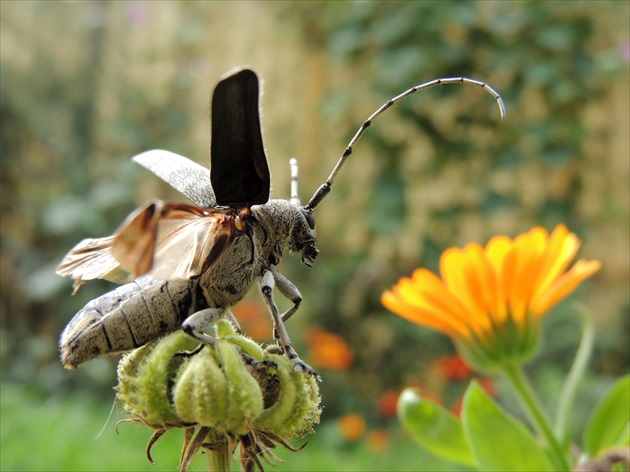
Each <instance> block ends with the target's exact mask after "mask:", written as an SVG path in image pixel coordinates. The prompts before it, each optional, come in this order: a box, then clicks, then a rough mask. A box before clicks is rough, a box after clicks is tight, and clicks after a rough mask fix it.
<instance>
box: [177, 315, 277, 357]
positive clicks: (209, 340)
mask: <svg viewBox="0 0 630 472" xmlns="http://www.w3.org/2000/svg"><path fill="white" fill-rule="evenodd" d="M221 318H228V319H230V321H232V322H233V323H234V324H235V325H236V328H237V329H238V331H239V332H240V330H241V327H240V326H239V325H238V322H237V321H236V318H234V315H233V314H232V312H231V311H230V310H228V309H227V308H206V309H204V310H200V311H198V312H196V313H193V314H192V315H190V316H189V317H188V318H186V319H185V320H184V322H183V323H182V329H183V330H184V331H185V332H186V334H188V335H190V336H192V337H193V338H195V339H198V340H199V341H201V342H202V343H204V344H210V345H211V346H213V345H214V343H215V342H216V338H213V337H212V336H208V335H207V334H206V333H204V332H203V331H202V330H203V329H204V328H207V327H208V326H211V325H213V324H215V323H216V322H217V321H219V320H220V319H221ZM239 350H240V348H239ZM198 352H199V351H198V349H195V350H194V351H193V352H192V353H187V355H195V354H197V353H198ZM241 356H242V357H243V360H244V361H245V362H246V363H248V364H249V365H251V366H253V367H254V368H256V369H266V368H267V367H269V366H270V365H273V364H274V362H273V361H257V360H256V359H254V358H253V357H252V356H250V355H249V354H245V353H244V352H243V351H241Z"/></svg>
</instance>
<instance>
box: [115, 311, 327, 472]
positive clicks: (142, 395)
mask: <svg viewBox="0 0 630 472" xmlns="http://www.w3.org/2000/svg"><path fill="white" fill-rule="evenodd" d="M216 331H217V339H216V341H215V342H214V343H213V344H212V345H202V344H199V343H198V342H197V341H195V340H194V339H193V338H191V337H190V336H188V335H187V334H185V333H183V332H181V331H180V332H176V333H173V334H171V335H169V336H166V337H164V338H163V339H161V340H159V341H157V342H155V343H151V344H149V345H147V346H145V347H142V348H140V349H137V350H135V351H133V352H131V353H130V354H127V355H126V356H124V357H123V359H122V360H121V362H120V364H119V368H118V378H119V385H118V387H117V390H118V398H119V399H121V400H122V402H123V405H124V407H125V409H126V410H127V411H128V412H130V413H131V414H132V415H133V418H132V419H131V420H129V421H134V422H137V423H143V424H147V425H149V426H151V427H153V428H154V429H156V432H155V434H154V435H153V437H152V438H151V440H150V441H149V445H148V448H147V456H148V457H149V460H151V456H150V449H151V447H152V446H153V444H154V443H155V442H156V441H157V440H158V439H159V438H160V437H161V436H162V435H163V434H165V433H166V432H167V430H168V429H172V428H185V429H186V435H185V437H186V440H185V444H184V448H183V453H182V460H181V469H182V470H186V469H187V468H188V466H189V465H190V463H191V461H192V458H193V457H194V455H195V454H196V453H197V452H198V450H199V449H200V448H204V449H207V450H208V452H209V453H212V454H226V455H227V456H231V455H232V453H233V452H234V450H235V448H236V447H237V446H239V445H240V456H241V461H242V463H243V467H245V468H247V469H251V467H252V465H257V466H258V467H259V468H261V464H260V462H259V457H260V456H262V455H265V454H266V455H268V456H270V457H271V458H276V457H275V455H273V453H272V452H271V449H273V448H274V447H276V446H277V445H278V444H280V445H282V446H284V447H286V448H288V449H291V450H294V449H293V448H292V447H291V446H290V445H289V444H288V441H290V440H292V439H295V438H300V437H302V436H303V435H304V434H305V433H307V432H313V425H314V424H317V423H318V422H319V417H320V413H321V409H320V408H319V401H320V397H319V388H318V385H317V381H316V379H315V378H314V377H312V376H309V375H305V374H303V373H299V372H296V371H295V370H294V369H293V367H292V365H291V362H290V361H289V360H288V359H287V358H286V356H284V355H281V354H278V349H277V347H276V348H275V349H274V347H271V348H269V349H267V350H265V351H263V349H262V348H261V347H260V346H259V345H258V344H256V343H255V342H254V341H252V340H251V339H249V338H247V337H245V336H243V335H241V334H237V333H236V332H235V330H234V328H233V327H232V325H231V324H230V323H229V322H228V321H225V320H221V321H219V322H218V323H217V324H216ZM193 438H194V439H193ZM226 460H227V459H226Z"/></svg>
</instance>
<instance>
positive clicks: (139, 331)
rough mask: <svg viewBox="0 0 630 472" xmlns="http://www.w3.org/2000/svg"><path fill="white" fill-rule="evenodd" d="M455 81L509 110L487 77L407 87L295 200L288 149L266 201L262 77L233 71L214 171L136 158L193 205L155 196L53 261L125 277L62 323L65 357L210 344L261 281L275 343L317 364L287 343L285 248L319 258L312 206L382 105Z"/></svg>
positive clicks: (72, 272)
mask: <svg viewBox="0 0 630 472" xmlns="http://www.w3.org/2000/svg"><path fill="white" fill-rule="evenodd" d="M456 83H464V84H471V85H476V86H479V87H481V88H483V89H484V90H486V91H487V92H488V93H490V95H492V96H493V97H494V98H495V99H496V101H497V103H498V105H499V109H500V112H501V117H504V116H505V106H504V104H503V100H502V99H501V96H500V95H499V94H498V93H497V92H496V91H495V90H494V89H493V88H492V87H491V86H490V85H488V84H486V83H484V82H480V81H477V80H472V79H467V78H464V77H456V78H446V79H436V80H433V81H431V82H427V83H424V84H421V85H418V86H416V87H413V88H411V89H409V90H407V91H406V92H404V93H402V94H400V95H398V96H397V97H394V98H392V99H391V100H389V101H388V102H387V103H385V104H384V105H383V106H381V107H380V108H379V109H378V110H376V111H375V112H374V113H373V114H372V115H371V116H370V117H369V118H368V119H367V120H366V121H365V122H364V123H363V125H362V126H361V127H360V128H359V129H358V131H357V133H356V134H355V136H354V137H353V138H352V139H351V140H350V142H349V143H348V146H347V147H346V149H345V151H344V152H343V154H342V156H341V158H340V159H339V161H338V162H337V165H336V166H335V167H334V169H333V171H332V173H331V174H330V176H329V177H328V179H327V180H326V182H324V183H323V184H322V185H321V186H320V187H319V188H318V189H317V191H316V192H315V194H314V195H313V196H312V197H311V199H310V200H309V202H308V203H307V204H306V205H305V206H301V205H300V200H299V198H298V195H297V163H296V161H295V160H294V159H292V160H291V174H292V183H291V199H290V200H269V190H270V175H269V167H268V165H267V157H266V155H265V150H264V146H263V141H262V134H261V130H260V118H259V103H258V102H259V86H258V77H257V75H256V73H255V72H253V71H252V70H250V69H239V70H235V71H231V72H229V73H228V74H227V75H226V76H224V77H223V78H222V79H221V80H220V81H219V83H218V84H217V85H216V87H215V89H214V93H213V96H212V104H211V115H212V117H211V118H212V121H211V123H212V124H211V146H210V164H211V166H210V170H208V169H206V168H205V167H203V166H201V165H199V164H196V163H195V162H193V161H191V160H189V159H187V158H185V157H183V156H180V155H177V154H174V153H172V152H168V151H163V150H152V151H147V152H144V153H142V154H139V155H137V156H135V157H134V158H133V160H134V161H136V162H137V163H138V164H140V165H142V166H144V167H146V168H147V169H148V170H150V171H151V172H153V173H154V174H156V175H157V176H158V177H160V178H161V179H163V180H164V181H166V182H167V183H169V184H170V185H171V186H173V187H174V188H175V189H176V190H178V191H179V192H181V193H182V194H183V195H185V196H186V197H188V198H189V199H190V200H191V201H192V202H193V203H194V205H187V204H179V203H165V202H163V201H161V200H151V201H149V202H148V203H146V204H145V205H144V206H142V207H140V208H138V209H137V210H136V211H134V212H133V213H131V214H130V215H129V216H128V217H127V218H126V220H125V221H124V222H123V223H122V225H121V226H120V227H119V228H118V230H117V231H116V232H115V233H114V234H113V235H112V236H109V237H105V238H98V239H85V240H83V241H82V242H80V243H79V244H78V245H77V246H75V247H74V248H73V249H72V250H71V251H70V252H69V253H68V254H67V255H66V256H65V258H64V259H63V261H62V262H61V264H60V265H59V266H58V268H57V273H58V274H60V275H64V276H65V275H69V276H71V277H72V278H73V279H74V281H75V284H74V285H75V291H76V290H77V289H78V288H79V287H80V285H81V284H82V283H83V282H84V281H86V280H91V279H95V278H100V279H106V280H109V281H112V282H116V283H120V284H124V285H122V286H120V287H118V288H116V289H115V290H113V291H111V292H109V293H106V294H105V295H102V296H101V297H99V298H96V299H95V300H92V301H90V302H89V303H88V304H87V305H85V307H84V308H83V309H81V310H80V311H79V312H78V313H77V314H76V315H75V316H74V318H73V319H72V320H71V321H70V322H69V323H68V326H66V328H65V329H64V331H63V333H62V334H61V339H60V342H59V348H60V351H61V360H62V362H63V364H64V366H66V367H67V368H70V369H73V368H75V367H77V366H79V365H81V364H83V363H85V362H87V361H90V360H92V359H94V358H96V357H99V356H102V355H107V354H114V353H119V352H124V351H128V350H131V349H134V348H137V347H139V346H142V345H144V344H146V343H147V342H149V341H152V340H155V339H157V338H159V337H161V336H163V335H165V334H168V333H170V332H173V331H175V330H177V329H179V328H181V329H183V330H184V331H185V332H186V333H188V334H189V335H191V336H193V337H195V338H197V339H198V340H199V341H202V342H203V343H208V344H212V343H213V341H214V338H213V337H211V336H209V335H208V334H205V333H204V332H203V329H204V328H207V327H209V326H211V325H212V324H213V323H215V322H216V321H217V320H218V319H220V318H222V317H227V318H229V319H230V320H231V321H232V322H233V323H235V325H236V326H237V327H238V323H237V322H236V320H235V318H234V315H233V314H232V312H231V311H230V307H231V306H233V305H235V304H236V303H238V302H239V301H240V300H241V299H242V298H243V297H244V296H245V294H246V293H247V291H248V290H249V289H250V287H251V286H252V284H254V283H255V282H258V284H259V287H260V291H261V292H262V295H263V298H264V300H265V302H266V304H267V306H268V308H269V311H270V312H271V316H272V318H273V322H274V334H275V335H276V337H277V339H278V343H279V345H280V346H281V348H282V349H283V351H284V352H285V353H286V355H287V356H288V357H289V359H291V361H292V364H293V367H294V368H295V369H296V370H297V371H299V372H305V373H308V374H314V372H313V369H311V367H309V366H308V365H307V364H306V363H304V362H303V361H302V360H301V359H300V358H299V357H298V355H297V353H296V352H295V350H294V349H293V348H292V347H291V341H290V339H289V335H288V334H287V331H286V329H285V325H284V322H285V321H286V320H287V319H289V318H290V317H291V316H292V315H293V314H294V313H295V312H296V310H297V309H298V307H299V306H300V302H301V300H302V296H301V295H300V292H299V290H298V289H297V287H296V286H295V285H293V283H291V282H290V281H289V280H288V279H287V278H286V277H284V276H283V275H282V274H281V273H280V272H279V271H278V269H277V265H278V263H279V262H280V258H281V257H282V252H283V250H286V249H288V250H289V251H291V252H295V253H297V254H299V255H300V256H301V257H302V262H304V263H305V264H306V265H308V266H310V265H311V264H312V263H313V262H314V260H315V258H316V256H317V253H318V250H317V249H316V247H315V218H314V215H313V210H314V209H315V207H316V206H317V205H318V204H319V203H320V202H321V201H322V200H323V199H324V197H326V195H327V194H328V193H329V192H330V189H331V187H332V185H333V182H334V180H335V177H336V175H337V173H338V172H339V170H340V169H341V167H342V166H343V164H344V163H345V162H346V160H347V158H348V157H349V156H350V154H351V153H352V150H353V148H354V146H355V144H356V143H357V142H358V141H359V139H360V138H361V136H362V135H363V133H364V132H365V130H366V129H367V128H368V127H369V126H370V125H371V124H372V121H373V120H374V119H375V118H376V117H377V116H379V115H380V114H381V113H383V112H384V111H385V110H387V109H388V108H389V107H391V106H392V105H394V104H395V103H397V102H399V101H401V100H402V99H404V98H405V97H407V96H409V95H411V94H413V93H415V92H417V91H418V90H424V89H428V88H430V87H434V86H436V85H442V84H456ZM274 287H277V288H278V290H279V291H280V293H281V294H282V295H284V296H285V297H286V298H288V299H289V300H290V301H291V302H292V303H293V306H292V307H291V308H289V309H288V310H287V311H286V312H285V313H282V314H280V313H279V311H278V308H277V307H276V304H275V302H274V299H273V295H272V292H273V289H274Z"/></svg>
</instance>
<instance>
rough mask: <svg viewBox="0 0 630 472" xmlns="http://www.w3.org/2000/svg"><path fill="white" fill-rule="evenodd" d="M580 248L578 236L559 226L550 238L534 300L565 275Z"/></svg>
mask: <svg viewBox="0 0 630 472" xmlns="http://www.w3.org/2000/svg"><path fill="white" fill-rule="evenodd" d="M579 248H580V241H579V240H578V238H577V236H576V235H575V234H573V233H569V231H568V229H567V228H566V226H564V225H558V226H557V227H556V229H555V230H554V231H553V233H552V234H551V237H550V238H549V243H548V247H547V251H546V253H545V257H544V260H543V261H542V262H541V270H540V276H539V278H538V280H537V281H536V287H535V292H534V294H533V295H532V297H533V298H536V297H537V296H539V295H540V294H542V293H544V292H545V291H546V290H547V289H548V288H549V287H550V286H551V284H552V283H553V282H554V281H555V280H556V279H557V278H558V277H560V276H561V275H562V274H563V273H564V271H565V270H566V269H567V267H568V266H569V264H570V263H571V261H572V260H573V258H574V257H575V255H576V254H577V252H578V249H579Z"/></svg>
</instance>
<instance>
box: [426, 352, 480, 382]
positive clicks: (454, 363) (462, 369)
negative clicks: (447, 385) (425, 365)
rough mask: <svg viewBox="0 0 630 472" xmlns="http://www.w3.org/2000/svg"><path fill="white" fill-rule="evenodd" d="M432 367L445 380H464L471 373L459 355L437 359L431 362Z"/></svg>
mask: <svg viewBox="0 0 630 472" xmlns="http://www.w3.org/2000/svg"><path fill="white" fill-rule="evenodd" d="M433 366H434V367H435V368H436V369H437V370H438V372H439V373H440V375H441V376H442V378H444V379H447V380H465V379H467V378H468V377H470V376H471V375H472V373H473V372H472V370H471V369H470V367H468V364H466V361H464V359H462V357H461V356H460V355H459V354H452V355H450V356H442V357H438V358H437V359H436V360H434V361H433Z"/></svg>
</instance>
